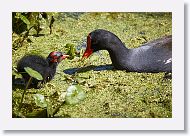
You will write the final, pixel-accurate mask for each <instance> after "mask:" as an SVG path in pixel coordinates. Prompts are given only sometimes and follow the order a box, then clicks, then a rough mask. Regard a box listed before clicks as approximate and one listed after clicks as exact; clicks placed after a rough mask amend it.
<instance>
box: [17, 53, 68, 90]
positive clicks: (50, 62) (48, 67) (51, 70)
mask: <svg viewBox="0 0 190 136" xmlns="http://www.w3.org/2000/svg"><path fill="white" fill-rule="evenodd" d="M66 57H68V55H65V54H62V52H57V51H53V52H51V53H50V54H49V56H48V57H47V58H46V59H45V58H43V57H42V56H37V55H27V56H24V57H23V58H21V60H19V62H18V64H17V70H18V72H19V73H21V74H22V76H23V78H24V80H25V82H27V81H28V80H29V78H30V76H29V75H28V74H27V73H26V71H25V70H24V67H30V68H32V69H33V70H35V71H37V72H39V73H40V74H41V75H42V77H43V81H39V80H37V79H33V80H32V85H34V87H36V88H39V87H40V86H38V85H39V83H46V82H48V81H50V80H52V78H53V77H54V75H55V72H56V68H57V65H58V64H59V63H60V62H61V61H62V60H63V59H65V58H66Z"/></svg>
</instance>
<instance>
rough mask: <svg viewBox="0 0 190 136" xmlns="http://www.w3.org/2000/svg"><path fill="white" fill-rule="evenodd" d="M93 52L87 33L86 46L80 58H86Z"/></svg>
mask: <svg viewBox="0 0 190 136" xmlns="http://www.w3.org/2000/svg"><path fill="white" fill-rule="evenodd" d="M92 53H93V49H91V36H90V35H88V37H87V47H86V50H85V52H84V54H83V56H82V59H83V58H88V57H89V56H90V55H91V54H92Z"/></svg>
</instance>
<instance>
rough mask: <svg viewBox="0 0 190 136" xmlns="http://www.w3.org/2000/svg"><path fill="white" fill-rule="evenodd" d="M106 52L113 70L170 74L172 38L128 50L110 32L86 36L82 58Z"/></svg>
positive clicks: (93, 32) (97, 31)
mask: <svg viewBox="0 0 190 136" xmlns="http://www.w3.org/2000/svg"><path fill="white" fill-rule="evenodd" d="M98 50H107V51H108V52H109V55H110V57H111V61H112V64H113V66H114V68H116V69H119V70H127V71H130V72H150V73H154V72H167V73H170V72H172V36H171V35H170V36H164V37H162V38H159V39H156V40H153V41H150V42H148V43H146V44H143V45H142V46H140V47H138V48H133V49H128V48H126V46H125V45H124V44H123V43H122V41H121V40H120V39H119V38H118V37H117V36H116V35H115V34H113V33H112V32H109V31H107V30H103V29H97V30H94V31H92V32H91V33H90V34H89V35H88V36H87V48H86V51H85V52H84V54H83V57H82V58H88V57H89V56H90V55H91V54H92V53H93V52H96V51H98Z"/></svg>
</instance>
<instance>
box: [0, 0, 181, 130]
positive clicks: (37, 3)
mask: <svg viewBox="0 0 190 136" xmlns="http://www.w3.org/2000/svg"><path fill="white" fill-rule="evenodd" d="M0 11H1V12H0V16H1V21H0V39H1V40H0V41H1V43H0V44H1V46H0V47H1V53H0V58H1V61H3V65H1V68H0V72H1V73H0V75H1V76H0V81H1V82H0V87H1V90H0V93H1V94H0V100H1V103H0V105H1V109H0V110H1V111H0V112H1V113H0V114H1V115H0V117H1V125H2V126H1V127H2V129H3V130H184V3H183V1H180V0H95V1H90V0H27V1H26V0H12V1H11V0H6V1H4V2H1V4H0ZM26 11H30V12H38V11H43V12H172V39H173V41H172V44H173V45H172V46H173V47H172V59H173V62H172V63H173V64H172V71H173V72H172V118H118V119H117V118H12V78H11V77H12V76H11V75H12V12H26ZM1 64H2V63H1ZM2 122H3V123H2Z"/></svg>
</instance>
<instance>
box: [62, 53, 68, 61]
mask: <svg viewBox="0 0 190 136" xmlns="http://www.w3.org/2000/svg"><path fill="white" fill-rule="evenodd" d="M68 57H69V55H66V54H63V55H62V56H61V60H64V59H66V58H68Z"/></svg>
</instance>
